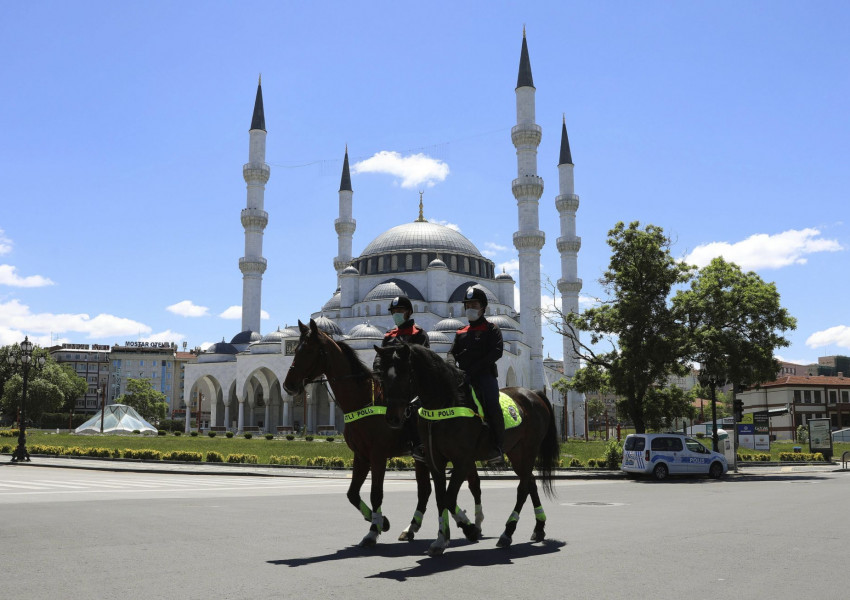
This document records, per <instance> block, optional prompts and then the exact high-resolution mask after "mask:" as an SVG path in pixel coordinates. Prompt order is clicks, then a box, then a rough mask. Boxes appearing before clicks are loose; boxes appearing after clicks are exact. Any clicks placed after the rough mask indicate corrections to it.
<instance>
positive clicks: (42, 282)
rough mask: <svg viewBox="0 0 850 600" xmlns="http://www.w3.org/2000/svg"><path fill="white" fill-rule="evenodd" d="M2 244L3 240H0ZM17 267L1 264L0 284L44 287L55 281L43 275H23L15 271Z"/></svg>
mask: <svg viewBox="0 0 850 600" xmlns="http://www.w3.org/2000/svg"><path fill="white" fill-rule="evenodd" d="M0 246H2V242H0ZM15 270H16V268H15V267H13V266H12V265H0V285H9V286H12V287H26V288H30V287H44V286H46V285H53V282H52V281H50V280H49V279H48V278H46V277H42V276H41V275H30V276H29V277H21V276H20V275H18V274H17V273H15Z"/></svg>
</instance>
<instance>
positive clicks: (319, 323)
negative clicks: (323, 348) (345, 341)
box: [313, 315, 342, 337]
mask: <svg viewBox="0 0 850 600" xmlns="http://www.w3.org/2000/svg"><path fill="white" fill-rule="evenodd" d="M313 320H314V321H316V327H318V328H319V329H321V330H322V331H324V332H325V333H327V334H328V335H329V336H331V337H333V336H337V337H342V329H340V328H339V325H337V324H336V323H334V322H333V321H331V320H330V319H329V318H327V317H326V316H325V315H322V316H321V317H319V318H318V319H313Z"/></svg>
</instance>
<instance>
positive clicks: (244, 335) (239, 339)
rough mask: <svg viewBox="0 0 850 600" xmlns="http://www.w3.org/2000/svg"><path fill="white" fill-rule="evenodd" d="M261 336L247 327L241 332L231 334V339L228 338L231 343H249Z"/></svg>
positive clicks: (256, 340) (258, 339)
mask: <svg viewBox="0 0 850 600" xmlns="http://www.w3.org/2000/svg"><path fill="white" fill-rule="evenodd" d="M262 338H263V336H261V335H260V333H259V332H257V331H251V330H250V329H247V330H245V331H243V332H241V333H237V334H236V335H234V336H233V339H232V340H230V343H231V344H250V343H251V342H259V341H260V340H261V339H262Z"/></svg>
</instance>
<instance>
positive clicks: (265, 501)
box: [0, 465, 850, 600]
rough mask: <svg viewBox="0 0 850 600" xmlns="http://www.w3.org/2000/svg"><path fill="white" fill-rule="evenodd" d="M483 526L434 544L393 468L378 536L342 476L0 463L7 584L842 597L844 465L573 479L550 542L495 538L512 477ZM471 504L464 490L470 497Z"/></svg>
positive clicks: (434, 594) (555, 514)
mask: <svg viewBox="0 0 850 600" xmlns="http://www.w3.org/2000/svg"><path fill="white" fill-rule="evenodd" d="M483 487H484V512H485V515H486V519H485V521H484V526H483V527H484V539H483V540H482V541H480V542H478V543H469V542H467V541H465V540H464V539H463V537H462V536H461V535H460V531H459V530H457V529H455V528H452V535H453V540H452V545H451V546H450V547H449V549H448V550H447V552H446V554H445V555H444V556H442V557H438V558H430V557H428V556H426V555H425V551H426V549H427V547H428V544H429V543H430V542H431V541H432V540H433V538H434V536H435V534H436V530H437V524H436V514H435V513H436V510H435V506H434V504H433V500H432V503H431V505H430V506H429V512H428V514H426V516H425V526H424V527H423V529H422V531H421V532H420V535H419V537H418V538H417V539H416V540H415V541H414V542H411V543H405V542H398V541H396V538H397V536H398V533H399V532H400V531H401V529H402V528H403V527H404V526H405V525H406V523H407V521H408V520H409V518H410V516H411V513H412V511H413V506H414V502H415V488H414V483H413V482H412V481H410V480H409V479H403V478H399V479H392V480H390V481H388V482H387V486H386V494H385V501H384V514H385V515H386V516H387V517H388V518H389V519H390V521H391V523H392V527H391V530H390V531H389V532H386V533H384V534H383V535H382V536H381V538H380V540H379V544H378V546H377V547H376V548H374V549H360V548H357V547H355V545H356V544H357V542H359V541H360V539H361V538H362V537H363V536H364V535H365V534H366V532H367V529H368V524H367V523H366V522H365V521H363V520H362V518H360V517H359V514H358V513H357V511H356V510H355V509H354V508H353V507H351V506H350V505H349V504H348V503H347V501H346V499H345V489H346V488H347V481H346V479H345V478H344V477H342V478H303V477H245V476H231V475H221V476H213V475H189V474H183V473H123V472H110V471H87V470H70V469H61V468H44V467H33V466H27V465H11V466H3V467H0V548H2V549H3V551H2V555H0V556H2V558H0V565H2V573H3V575H4V577H3V589H4V593H3V594H2V595H3V597H8V598H16V599H30V598H33V599H35V598H38V599H43V598H86V599H101V598H103V599H108V598H121V599H127V600H131V599H136V598H145V599H146V600H150V599H151V598H180V599H192V598H198V599H201V598H203V599H205V600H208V599H210V598H238V599H241V598H298V599H300V598H305V599H306V598H310V599H313V598H320V599H324V598H369V599H370V600H390V599H404V598H417V599H428V598H441V597H449V598H454V597H458V598H464V599H467V598H469V599H475V598H488V599H497V598H498V599H502V598H513V597H516V598H522V599H523V600H525V599H537V598H540V599H543V598H547V599H548V598H593V599H608V598H612V599H616V598H628V599H630V600H634V599H639V598H659V599H666V598H676V599H681V598H693V597H699V598H715V597H716V598H731V597H735V598H779V599H782V598H789V599H791V598H795V599H797V598H800V597H806V598H823V599H833V598H844V597H846V596H847V592H846V587H847V586H846V583H845V581H846V579H847V576H846V573H847V564H848V562H847V545H848V540H850V527H848V525H847V518H846V516H845V514H844V513H845V509H846V506H847V498H848V497H850V475H848V474H847V472H837V471H830V470H820V471H812V472H806V471H799V470H795V471H790V470H789V471H787V472H775V473H762V474H753V475H743V476H740V475H739V476H735V477H730V478H727V479H725V480H721V481H712V480H708V479H684V480H674V481H670V482H663V483H655V482H652V481H643V480H641V481H630V480H622V479H614V480H606V479H574V480H560V481H558V482H557V483H556V490H557V493H558V496H557V498H556V499H554V500H544V507H545V509H546V514H547V516H548V521H547V534H548V539H547V540H546V541H545V542H543V543H535V544H532V543H530V542H528V541H527V540H528V538H529V536H530V533H531V530H532V528H533V525H534V521H533V514H532V510H531V507H530V505H526V507H525V509H524V510H523V513H522V516H521V518H520V522H519V527H518V529H517V533H516V535H515V536H514V545H513V546H512V547H511V548H510V549H507V550H505V549H499V548H496V540H497V539H498V536H499V534H500V533H501V531H502V529H503V523H504V522H505V520H506V519H507V517H508V515H509V514H510V512H511V510H512V506H513V502H514V497H515V482H514V481H511V480H495V481H485V482H484V484H483ZM461 505H462V506H463V507H465V508H467V509H468V510H469V512H470V513H471V512H472V511H471V508H472V507H471V497H470V496H469V495H468V493H467V492H464V493H463V495H462V496H461Z"/></svg>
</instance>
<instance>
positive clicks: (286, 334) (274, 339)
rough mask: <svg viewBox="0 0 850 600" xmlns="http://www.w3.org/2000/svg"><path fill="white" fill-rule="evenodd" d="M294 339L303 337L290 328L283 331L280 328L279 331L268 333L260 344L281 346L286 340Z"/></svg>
mask: <svg viewBox="0 0 850 600" xmlns="http://www.w3.org/2000/svg"><path fill="white" fill-rule="evenodd" d="M293 337H301V336H299V335H298V332H296V331H294V330H292V329H289V328H286V329H281V328H280V327H278V328H277V331H272V332H271V333H267V334H266V335H264V336H263V339H261V340H260V343H262V344H274V343H278V344H279V343H280V342H281V341H282V340H283V339H284V338H293Z"/></svg>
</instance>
